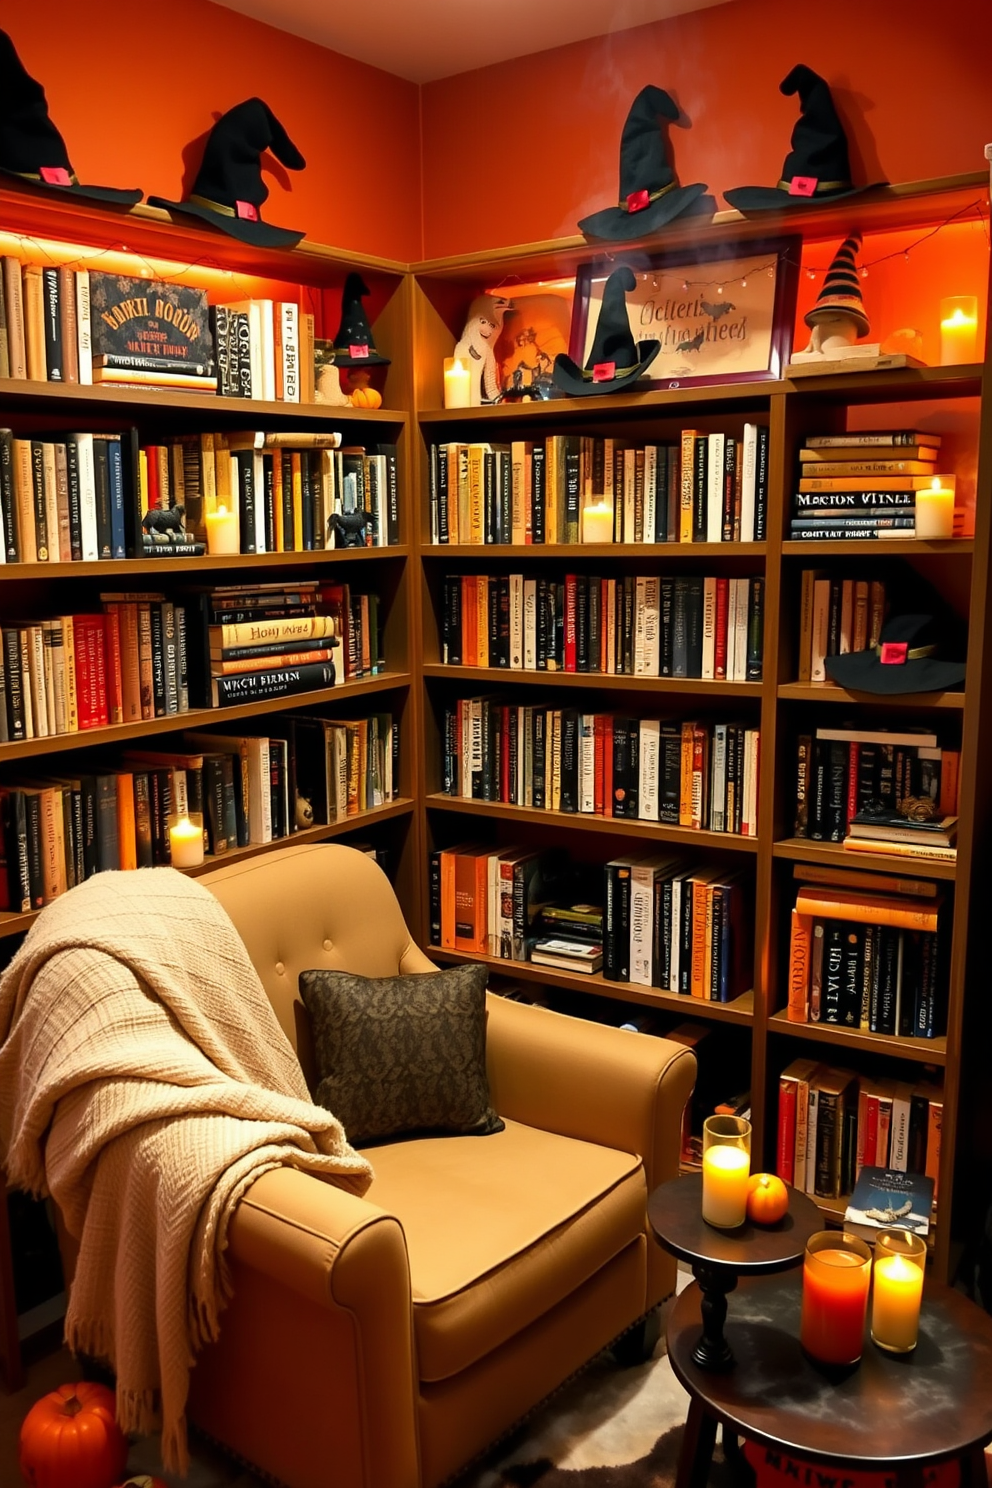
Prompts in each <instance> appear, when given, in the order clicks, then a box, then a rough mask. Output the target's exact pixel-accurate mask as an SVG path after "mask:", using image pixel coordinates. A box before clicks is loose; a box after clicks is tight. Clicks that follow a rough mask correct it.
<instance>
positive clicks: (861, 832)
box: [794, 727, 960, 861]
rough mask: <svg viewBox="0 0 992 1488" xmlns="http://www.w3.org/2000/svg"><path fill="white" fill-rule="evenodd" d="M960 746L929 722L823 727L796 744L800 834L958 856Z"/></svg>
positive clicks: (862, 846)
mask: <svg viewBox="0 0 992 1488" xmlns="http://www.w3.org/2000/svg"><path fill="white" fill-rule="evenodd" d="M959 766H960V751H959V750H957V749H947V748H945V747H943V746H942V745H941V744H940V743H939V742H938V735H937V734H936V733H934V732H932V731H929V730H926V729H922V728H921V729H913V730H905V731H901V732H900V731H896V730H890V729H855V728H826V727H824V728H818V729H816V730H815V731H814V732H813V733H812V734H801V735H800V736H799V739H798V741H797V747H796V818H795V826H794V831H795V835H796V836H797V837H809V838H811V839H812V840H814V841H819V842H844V844H845V846H846V847H848V848H850V850H851V851H864V852H872V851H876V852H877V851H883V852H903V853H904V855H905V856H918V857H921V858H928V857H929V858H931V859H932V860H933V861H938V860H941V859H945V858H946V859H949V860H953V858H954V854H955V848H954V843H955V838H956V831H957V804H958V775H959Z"/></svg>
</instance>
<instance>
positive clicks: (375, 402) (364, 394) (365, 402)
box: [350, 387, 382, 408]
mask: <svg viewBox="0 0 992 1488" xmlns="http://www.w3.org/2000/svg"><path fill="white" fill-rule="evenodd" d="M350 397H351V406H352V407H353V408H381V407H382V394H381V393H380V392H377V391H376V389H375V388H374V387H357V388H355V389H354V391H353V392H352V393H351V394H350Z"/></svg>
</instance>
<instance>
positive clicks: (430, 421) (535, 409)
mask: <svg viewBox="0 0 992 1488" xmlns="http://www.w3.org/2000/svg"><path fill="white" fill-rule="evenodd" d="M782 386H783V384H782V383H780V382H776V381H774V380H772V379H769V380H768V381H767V382H742V383H738V384H734V385H731V386H722V387H705V386H697V385H690V386H688V387H669V388H665V389H663V390H660V389H642V390H641V391H640V392H638V393H637V394H636V395H635V396H634V397H633V398H631V399H620V398H617V397H616V396H615V395H614V394H605V395H604V396H602V397H598V398H593V397H587V398H572V399H570V398H551V399H547V400H540V401H537V402H531V403H496V404H491V405H484V406H483V407H481V408H425V409H421V410H419V411H418V414H417V417H418V420H419V422H420V424H421V425H422V426H423V427H425V428H430V427H432V426H434V425H437V424H443V425H444V426H445V427H446V428H450V429H451V431H452V432H453V433H454V434H456V435H457V434H458V432H459V431H461V432H462V433H464V432H465V431H466V430H470V429H472V428H475V427H478V428H483V427H485V426H486V425H488V424H496V425H497V426H498V425H501V424H508V423H514V424H521V425H524V426H526V425H528V424H534V423H554V424H562V425H566V424H574V423H585V422H588V420H589V419H590V418H594V417H597V416H599V415H603V414H605V415H608V416H619V419H620V422H621V423H622V422H624V421H631V420H635V419H638V418H643V416H644V415H645V414H656V415H657V414H661V413H664V414H672V415H675V414H679V413H681V412H682V411H683V410H688V409H691V408H697V409H699V410H700V411H704V410H706V409H709V408H712V409H714V410H716V411H718V412H720V413H724V412H735V413H738V412H743V411H745V410H748V409H751V410H754V409H760V408H762V407H763V406H767V403H768V399H769V397H770V395H771V394H772V393H773V392H776V391H778V390H780V389H781V387H782Z"/></svg>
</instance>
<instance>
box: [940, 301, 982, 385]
mask: <svg viewBox="0 0 992 1488" xmlns="http://www.w3.org/2000/svg"><path fill="white" fill-rule="evenodd" d="M977 354H978V299H977V297H976V296H975V295H951V296H950V297H949V298H948V299H946V300H941V302H940V365H941V366H942V367H958V366H960V365H961V364H962V363H964V362H973V361H974V360H975V357H976V356H977Z"/></svg>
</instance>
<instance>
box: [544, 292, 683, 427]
mask: <svg viewBox="0 0 992 1488" xmlns="http://www.w3.org/2000/svg"><path fill="white" fill-rule="evenodd" d="M636 283H637V280H636V279H635V278H634V271H633V269H630V268H627V266H626V265H624V266H623V267H622V268H619V269H614V270H613V273H612V274H611V275H610V277H609V279H607V281H606V284H605V285H604V286H603V303H602V306H601V308H600V312H599V319H598V320H597V322H596V330H595V333H594V335H593V339H592V347H591V348H590V351H589V356H588V358H587V359H586V364H585V367H579V366H577V365H576V364H575V362H573V361H572V358H571V357H569V356H565V355H564V353H563V354H562V355H561V356H557V357H555V369H554V380H555V387H556V388H558V389H559V390H560V391H561V392H563V393H568V395H569V396H570V397H573V398H576V397H583V396H586V397H588V396H590V395H592V396H599V395H600V394H602V393H617V392H620V391H621V390H622V389H623V388H627V387H629V386H630V384H631V383H633V382H636V381H637V379H638V378H639V377H640V376H641V375H642V374H643V373H644V372H646V371H647V370H648V368H649V367H650V365H651V363H652V362H653V361H654V359H655V357H656V356H657V355H658V353H659V351H660V350H661V342H660V341H636V342H635V340H634V334H633V332H632V331H631V329H630V317H629V316H628V314H627V295H628V294H629V293H630V291H631V290H632V289H633V288H634V286H635V285H636Z"/></svg>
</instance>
